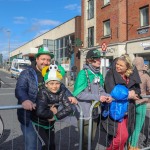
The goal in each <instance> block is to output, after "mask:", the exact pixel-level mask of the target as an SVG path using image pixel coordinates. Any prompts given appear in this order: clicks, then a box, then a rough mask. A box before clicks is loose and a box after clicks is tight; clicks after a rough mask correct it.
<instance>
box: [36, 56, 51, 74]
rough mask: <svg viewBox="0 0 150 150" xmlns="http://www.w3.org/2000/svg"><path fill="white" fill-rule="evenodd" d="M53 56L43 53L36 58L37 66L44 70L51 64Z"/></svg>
mask: <svg viewBox="0 0 150 150" xmlns="http://www.w3.org/2000/svg"><path fill="white" fill-rule="evenodd" d="M50 61H51V57H50V56H49V55H45V54H42V55H40V56H39V57H37V58H36V67H37V69H38V70H40V71H42V69H43V68H44V67H45V66H49V65H50Z"/></svg>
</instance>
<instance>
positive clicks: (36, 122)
mask: <svg viewBox="0 0 150 150" xmlns="http://www.w3.org/2000/svg"><path fill="white" fill-rule="evenodd" d="M61 80H62V75H61V73H60V72H59V71H58V66H57V65H50V67H49V71H48V72H47V73H46V75H45V76H44V82H45V85H44V86H43V87H42V88H40V90H39V92H38V96H37V102H36V110H35V111H33V113H32V122H33V126H34V129H35V131H36V132H37V134H38V137H39V139H40V141H41V143H42V150H55V131H54V123H55V121H57V120H60V119H62V118H65V117H66V116H68V115H70V114H71V113H72V112H73V110H72V106H71V102H70V101H69V100H68V98H67V96H66V94H65V90H66V89H65V88H63V87H61V84H62V83H61ZM60 104H61V105H63V107H62V109H61V110H60V111H58V110H57V109H58V105H60Z"/></svg>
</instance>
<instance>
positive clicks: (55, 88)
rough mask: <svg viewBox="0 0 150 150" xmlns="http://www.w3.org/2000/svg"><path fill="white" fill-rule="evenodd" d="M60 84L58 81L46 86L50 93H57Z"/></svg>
mask: <svg viewBox="0 0 150 150" xmlns="http://www.w3.org/2000/svg"><path fill="white" fill-rule="evenodd" d="M60 84H61V83H60V82H59V81H56V80H51V81H49V82H48V83H46V84H45V86H46V87H47V88H48V90H49V91H51V92H52V93H57V92H58V91H59V89H60Z"/></svg>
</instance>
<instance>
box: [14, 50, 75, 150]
mask: <svg viewBox="0 0 150 150" xmlns="http://www.w3.org/2000/svg"><path fill="white" fill-rule="evenodd" d="M53 57H54V55H53V54H51V53H50V52H49V50H48V48H47V47H41V48H40V49H39V50H38V53H37V54H36V55H35V58H36V64H35V65H32V66H31V67H29V68H28V69H26V70H24V71H22V72H21V74H20V75H19V78H18V80H17V84H16V89H15V96H16V98H17V99H18V104H22V106H23V108H24V109H18V110H17V115H18V120H19V122H20V124H21V130H22V132H23V136H24V141H25V148H26V150H40V149H41V143H40V142H38V140H37V139H38V138H37V135H36V133H35V131H34V129H33V126H32V122H31V111H32V110H33V109H35V105H34V103H35V102H36V97H37V93H38V88H39V87H40V86H41V85H42V84H43V82H44V79H43V76H42V73H41V71H42V69H43V68H44V67H45V66H49V65H50V61H51V59H52V58H53ZM63 86H64V85H63ZM66 95H67V96H68V98H69V100H71V101H72V100H74V98H73V97H72V94H71V93H70V92H69V91H68V90H66ZM69 96H70V97H69ZM37 143H39V144H37Z"/></svg>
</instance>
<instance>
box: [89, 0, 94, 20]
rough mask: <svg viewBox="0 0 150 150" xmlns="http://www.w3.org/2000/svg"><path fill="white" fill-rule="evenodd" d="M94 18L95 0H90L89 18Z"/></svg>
mask: <svg viewBox="0 0 150 150" xmlns="http://www.w3.org/2000/svg"><path fill="white" fill-rule="evenodd" d="M92 18H94V0H89V1H88V19H92Z"/></svg>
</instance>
